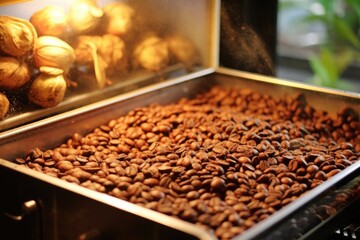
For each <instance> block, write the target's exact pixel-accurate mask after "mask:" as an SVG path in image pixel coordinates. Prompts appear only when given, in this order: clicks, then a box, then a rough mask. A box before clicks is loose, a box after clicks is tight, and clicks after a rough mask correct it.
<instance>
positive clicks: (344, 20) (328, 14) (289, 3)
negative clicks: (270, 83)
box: [276, 0, 360, 92]
mask: <svg viewBox="0 0 360 240" xmlns="http://www.w3.org/2000/svg"><path fill="white" fill-rule="evenodd" d="M277 17H278V19H277V24H278V26H277V31H278V34H277V44H278V45H277V59H276V61H277V65H276V66H277V69H276V71H277V73H276V74H277V77H279V78H285V79H289V80H294V81H300V82H306V83H310V84H314V85H319V86H323V87H330V88H336V89H342V90H349V91H353V92H360V1H359V0H330V1H329V0H279V2H278V16H277Z"/></svg>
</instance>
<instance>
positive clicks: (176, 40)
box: [166, 35, 200, 70]
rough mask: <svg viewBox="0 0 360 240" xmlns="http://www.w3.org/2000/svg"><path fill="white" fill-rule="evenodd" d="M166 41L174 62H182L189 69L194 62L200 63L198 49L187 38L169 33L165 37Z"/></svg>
mask: <svg viewBox="0 0 360 240" xmlns="http://www.w3.org/2000/svg"><path fill="white" fill-rule="evenodd" d="M166 41H167V42H168V45H169V50H170V53H171V55H172V57H174V60H175V62H180V63H183V64H184V65H185V67H186V68H187V69H189V70H190V69H191V68H192V67H193V66H194V65H195V64H198V63H200V56H199V53H198V50H197V49H196V47H195V46H194V44H193V43H192V42H191V41H190V40H189V39H188V38H186V37H184V36H180V35H170V36H168V37H166Z"/></svg>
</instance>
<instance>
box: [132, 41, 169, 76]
mask: <svg viewBox="0 0 360 240" xmlns="http://www.w3.org/2000/svg"><path fill="white" fill-rule="evenodd" d="M169 54H170V53H169V49H168V44H167V42H166V41H165V40H164V39H162V38H159V37H157V36H150V37H147V38H145V39H144V40H143V41H141V42H140V43H139V44H138V45H137V46H136V48H135V51H134V61H135V65H139V66H141V67H142V68H144V69H147V70H150V71H160V70H162V69H164V68H165V67H167V66H168V64H169V60H170V59H169V57H170V56H169Z"/></svg>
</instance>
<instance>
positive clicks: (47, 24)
mask: <svg viewBox="0 0 360 240" xmlns="http://www.w3.org/2000/svg"><path fill="white" fill-rule="evenodd" d="M30 22H31V23H32V24H33V25H34V27H35V29H36V31H37V33H38V35H39V36H44V35H48V36H54V37H59V38H61V37H62V35H63V34H64V32H65V31H66V29H67V28H68V24H69V23H68V17H67V14H66V13H65V10H64V8H62V7H59V6H51V5H50V6H46V7H44V8H42V9H40V10H39V11H37V12H35V13H34V14H33V15H32V16H31V17H30Z"/></svg>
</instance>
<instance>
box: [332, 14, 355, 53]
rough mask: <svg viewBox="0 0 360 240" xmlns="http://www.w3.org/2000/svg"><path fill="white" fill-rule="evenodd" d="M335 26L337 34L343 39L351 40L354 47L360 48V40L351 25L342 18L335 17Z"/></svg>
mask: <svg viewBox="0 0 360 240" xmlns="http://www.w3.org/2000/svg"><path fill="white" fill-rule="evenodd" d="M334 27H335V31H336V33H337V35H338V36H339V37H341V38H342V39H343V40H345V41H347V42H349V43H350V44H351V45H353V46H354V47H356V48H358V49H360V40H359V38H358V37H357V36H356V34H355V33H354V32H353V30H352V29H351V28H350V26H349V25H348V24H347V23H346V22H345V21H344V20H343V19H341V18H339V17H335V18H334Z"/></svg>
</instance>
